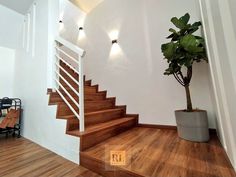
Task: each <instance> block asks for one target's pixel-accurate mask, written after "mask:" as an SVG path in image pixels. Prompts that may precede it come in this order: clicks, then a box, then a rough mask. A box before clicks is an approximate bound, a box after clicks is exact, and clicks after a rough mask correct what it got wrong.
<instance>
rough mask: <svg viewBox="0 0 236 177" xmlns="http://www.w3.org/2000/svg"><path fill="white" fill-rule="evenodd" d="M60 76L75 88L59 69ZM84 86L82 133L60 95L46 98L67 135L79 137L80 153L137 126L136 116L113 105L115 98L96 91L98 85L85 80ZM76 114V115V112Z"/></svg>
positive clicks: (68, 88)
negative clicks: (83, 127) (62, 123)
mask: <svg viewBox="0 0 236 177" xmlns="http://www.w3.org/2000/svg"><path fill="white" fill-rule="evenodd" d="M60 66H61V67H63V68H64V70H66V71H67V72H69V73H70V74H71V75H72V76H73V77H74V78H75V79H77V78H79V76H78V74H77V73H75V72H74V71H73V70H72V69H71V68H70V67H69V66H67V65H66V64H65V63H63V62H62V61H61V62H60ZM60 74H61V75H62V76H63V77H64V78H66V79H67V81H68V82H69V83H70V84H71V85H72V86H73V88H74V89H78V86H77V85H76V84H74V83H73V80H72V79H71V78H69V77H66V73H65V72H64V71H63V70H60ZM60 82H61V84H62V85H63V86H64V87H65V88H66V90H67V91H68V92H69V93H71V95H72V96H73V98H74V99H75V100H77V101H78V97H77V95H76V94H74V93H73V90H72V89H71V88H70V87H67V85H66V83H65V82H63V80H62V79H61V80H60ZM84 85H85V86H84V93H85V120H84V122H85V131H83V132H81V131H80V129H79V124H80V122H79V120H78V119H77V117H76V116H75V115H74V114H73V112H72V111H71V110H70V108H69V107H68V106H67V104H66V103H65V102H64V101H63V99H62V98H61V96H60V95H59V94H58V93H57V92H51V93H50V97H49V105H57V114H56V116H57V119H66V120H67V127H66V134H68V135H72V136H76V137H80V150H81V151H84V150H86V149H88V148H90V147H92V146H94V145H96V144H98V143H100V142H102V141H104V140H106V139H108V138H110V137H113V136H116V135H117V134H119V133H122V132H124V131H126V130H128V129H130V128H133V127H134V126H136V125H137V123H138V115H130V114H126V106H116V104H115V102H116V98H107V92H106V91H99V89H98V85H92V84H91V80H85V81H84ZM59 90H60V91H61V93H62V94H63V95H64V97H65V98H66V99H67V100H68V102H70V103H71V105H72V106H73V107H74V108H75V109H76V106H75V105H74V104H73V102H72V101H71V100H70V98H69V97H68V96H67V95H66V93H65V92H64V91H63V89H62V88H59ZM76 111H78V112H79V110H78V109H76Z"/></svg>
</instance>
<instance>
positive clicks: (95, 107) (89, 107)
mask: <svg viewBox="0 0 236 177" xmlns="http://www.w3.org/2000/svg"><path fill="white" fill-rule="evenodd" d="M114 106H115V101H114V100H102V101H95V102H92V103H86V102H85V112H92V111H99V110H104V109H110V108H114ZM73 107H74V108H76V107H75V106H73ZM75 110H77V111H78V109H77V108H76V109H75ZM71 114H73V113H72V111H71V110H70V108H69V107H68V106H67V105H66V104H58V107H57V117H60V116H66V115H71Z"/></svg>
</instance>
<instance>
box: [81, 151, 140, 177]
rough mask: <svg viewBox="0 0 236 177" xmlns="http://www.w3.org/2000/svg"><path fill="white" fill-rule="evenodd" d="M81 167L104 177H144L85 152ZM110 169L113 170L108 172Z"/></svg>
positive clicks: (82, 155) (82, 154) (82, 156)
mask: <svg viewBox="0 0 236 177" xmlns="http://www.w3.org/2000/svg"><path fill="white" fill-rule="evenodd" d="M80 165H81V166H83V167H85V168H87V169H89V170H91V171H93V172H95V173H98V174H100V175H102V176H104V177H144V176H142V175H140V174H137V173H134V172H131V171H128V170H125V169H124V168H119V166H110V164H109V163H105V162H103V161H101V160H98V159H95V158H93V157H91V156H88V155H86V154H84V153H83V152H81V153H80ZM108 167H109V169H113V170H107V169H108Z"/></svg>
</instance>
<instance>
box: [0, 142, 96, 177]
mask: <svg viewBox="0 0 236 177" xmlns="http://www.w3.org/2000/svg"><path fill="white" fill-rule="evenodd" d="M0 176H1V177H20V176H22V177H41V176H42V177H49V176H50V177H62V176H65V177H75V176H80V177H98V176H99V175H97V174H95V173H93V172H91V171H89V170H87V169H85V168H83V167H81V166H78V165H77V164H74V163H72V162H70V161H68V160H66V159H64V158H62V157H60V156H58V155H56V154H54V153H53V152H50V151H48V150H46V149H44V148H42V147H40V146H38V145H36V144H34V143H32V142H30V141H28V140H26V139H24V138H20V139H16V138H8V139H5V138H0Z"/></svg>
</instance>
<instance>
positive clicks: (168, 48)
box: [161, 42, 177, 60]
mask: <svg viewBox="0 0 236 177" xmlns="http://www.w3.org/2000/svg"><path fill="white" fill-rule="evenodd" d="M176 49H177V44H175V43H174V42H170V43H167V44H163V45H162V46H161V50H162V53H163V55H164V56H165V58H167V59H168V60H171V59H172V58H173V56H174V54H175V51H176Z"/></svg>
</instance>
